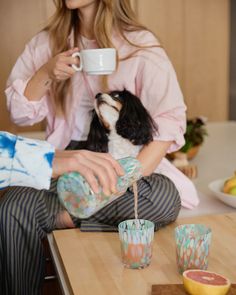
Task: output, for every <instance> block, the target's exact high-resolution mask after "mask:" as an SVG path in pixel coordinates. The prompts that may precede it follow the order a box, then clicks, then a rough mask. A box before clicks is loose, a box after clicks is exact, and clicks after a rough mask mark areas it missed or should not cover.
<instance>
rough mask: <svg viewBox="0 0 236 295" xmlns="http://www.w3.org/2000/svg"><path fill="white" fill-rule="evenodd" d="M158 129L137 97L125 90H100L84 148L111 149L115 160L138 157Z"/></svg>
mask: <svg viewBox="0 0 236 295" xmlns="http://www.w3.org/2000/svg"><path fill="white" fill-rule="evenodd" d="M155 131H157V126H156V124H155V122H154V121H153V119H152V117H151V116H150V114H149V112H148V111H147V110H146V108H145V107H144V106H143V104H142V102H141V101H140V99H139V98H138V97H137V96H135V95H134V94H132V93H131V92H129V91H127V90H126V89H124V90H122V91H112V92H110V93H98V94H97V95H96V97H95V106H94V111H93V117H92V121H91V124H90V131H89V134H88V138H87V141H86V143H85V146H83V148H86V149H88V150H91V151H96V152H104V153H106V152H109V153H110V154H111V155H112V156H113V157H114V158H115V159H120V158H124V157H128V156H131V157H136V156H137V154H138V153H139V151H140V149H141V148H142V147H143V146H144V145H147V144H148V143H150V142H151V141H152V140H153V133H154V132H155Z"/></svg>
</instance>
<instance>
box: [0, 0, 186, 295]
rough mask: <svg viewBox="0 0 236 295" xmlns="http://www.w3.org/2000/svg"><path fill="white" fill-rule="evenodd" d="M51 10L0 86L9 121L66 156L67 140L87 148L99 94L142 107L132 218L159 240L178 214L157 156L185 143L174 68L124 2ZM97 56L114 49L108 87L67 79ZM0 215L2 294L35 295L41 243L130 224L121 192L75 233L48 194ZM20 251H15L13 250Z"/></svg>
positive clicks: (17, 195)
mask: <svg viewBox="0 0 236 295" xmlns="http://www.w3.org/2000/svg"><path fill="white" fill-rule="evenodd" d="M55 3H56V7H57V11H56V14H55V16H54V18H53V20H52V22H51V23H50V24H49V25H48V26H47V27H46V28H45V30H44V31H42V32H41V33H39V34H38V35H37V36H36V37H34V38H33V39H32V40H31V42H30V43H29V44H28V45H27V46H26V49H25V51H24V53H23V54H22V55H21V57H20V58H19V59H18V61H17V63H16V65H15V67H14V68H13V71H12V73H11V76H10V78H9V80H8V88H7V90H6V95H7V103H8V108H9V110H10V112H11V116H12V119H13V120H14V122H15V123H17V124H19V125H32V124H34V123H36V122H39V121H41V120H43V119H44V118H46V120H47V140H48V141H49V142H50V143H52V144H53V145H55V146H56V147H57V148H61V149H64V148H65V147H66V146H67V145H68V144H69V143H70V141H71V140H77V141H78V140H85V139H86V137H87V134H88V129H89V122H90V121H91V110H92V109H93V101H94V97H95V94H96V93H98V92H102V90H103V89H102V87H103V85H106V87H108V89H109V90H123V89H124V88H126V89H127V90H129V91H130V92H132V93H134V94H136V95H137V96H138V97H140V99H141V101H142V103H143V104H144V106H145V107H146V108H147V109H148V110H149V112H150V114H151V116H152V117H153V119H154V120H155V122H156V124H157V126H158V131H157V133H156V134H154V136H153V137H154V141H153V142H151V143H150V144H149V145H148V146H145V147H144V148H143V149H142V150H141V151H140V153H139V155H138V156H137V158H138V159H139V161H140V162H141V165H142V174H143V176H144V177H143V178H142V179H141V180H139V182H138V189H139V217H140V218H145V219H149V220H152V221H153V222H154V223H155V229H156V230H157V229H158V228H160V227H161V226H163V225H165V224H168V223H170V222H172V221H174V220H175V219H176V218H177V216H178V213H179V210H180V205H181V201H180V196H179V192H178V190H177V189H176V186H175V185H174V183H173V182H172V181H171V180H170V179H169V178H168V177H166V176H164V175H163V174H165V171H163V169H162V167H167V170H168V167H169V166H168V165H167V166H165V165H164V166H163V165H162V162H163V157H164V156H165V154H166V153H167V152H172V151H175V150H177V149H179V148H180V147H181V146H182V145H183V143H184V137H183V133H184V131H185V121H186V119H185V110H186V108H185V105H184V102H183V98H182V94H181V91H180V89H179V85H178V82H177V79H176V75H175V72H174V70H173V68H172V65H171V63H170V61H169V59H168V57H167V56H166V54H165V52H164V50H163V49H162V47H161V46H160V45H159V43H158V41H157V39H156V38H155V36H154V35H153V34H152V33H151V32H149V31H148V30H147V29H146V28H145V27H143V26H142V25H140V24H139V22H138V21H137V20H136V17H135V15H134V13H133V11H132V9H131V6H130V2H129V0H65V1H62V0H57V1H55ZM99 47H101V48H102V47H115V48H116V49H117V52H118V60H119V63H118V67H117V70H116V72H115V73H114V74H112V75H110V76H108V77H107V79H100V78H99V77H98V76H86V75H85V74H84V73H82V72H75V71H74V69H73V68H72V67H71V64H73V63H78V61H77V60H76V59H74V58H72V57H71V55H72V53H74V52H76V51H78V50H79V49H82V48H99ZM157 167H158V168H157ZM155 169H158V170H155ZM154 171H156V172H163V173H162V174H156V173H153V172H154ZM28 204H30V206H29V205H28ZM19 206H21V208H22V210H23V212H24V214H23V215H22V213H19V211H20V210H17V209H16V208H19ZM32 208H33V209H32ZM0 210H1V211H0V216H5V219H4V217H2V218H1V221H0V236H1V244H0V251H1V252H0V255H1V256H0V259H1V261H2V266H3V268H2V269H3V270H2V273H1V274H0V277H1V279H2V284H1V286H2V288H3V291H2V294H14V295H15V294H24V295H27V294H38V293H39V292H40V287H41V283H42V279H43V252H42V248H41V244H40V239H41V238H42V237H44V236H45V234H46V233H47V232H51V231H52V230H53V229H55V228H62V227H73V226H74V224H75V225H79V226H80V228H81V230H104V231H107V230H109V231H112V230H117V225H118V223H119V222H120V221H122V220H124V219H128V218H131V217H133V192H132V188H129V189H128V190H127V192H126V193H125V194H124V195H123V196H121V197H120V198H118V199H117V200H116V201H114V202H113V203H111V204H110V205H108V206H107V207H105V208H104V209H102V210H100V211H99V212H98V213H96V214H95V215H94V216H92V217H91V218H89V219H88V220H75V219H73V223H72V221H71V219H70V216H69V215H68V214H67V213H66V212H65V211H63V208H61V206H60V204H59V202H58V200H57V195H56V193H55V184H52V187H51V189H50V191H48V192H47V191H35V190H34V191H33V190H31V189H28V188H24V189H19V188H16V189H15V190H13V192H12V191H11V192H10V193H8V194H7V195H6V196H5V198H4V200H3V201H2V204H1V208H0ZM20 212H21V211H20ZM9 216H10V217H9ZM11 216H14V218H13V217H11ZM7 218H9V219H10V221H9V220H8V223H6V219H7ZM25 220H28V222H27V223H26V222H25ZM9 224H10V226H9ZM27 233H28V234H27ZM19 241H20V246H19V247H13V246H12V245H19ZM26 249H27V250H26ZM29 249H30V250H29ZM3 253H4V255H3Z"/></svg>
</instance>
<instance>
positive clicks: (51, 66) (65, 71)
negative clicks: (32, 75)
mask: <svg viewBox="0 0 236 295" xmlns="http://www.w3.org/2000/svg"><path fill="white" fill-rule="evenodd" d="M75 52H78V48H73V49H70V50H67V51H65V52H62V53H59V54H57V55H56V56H54V57H52V58H51V59H50V60H49V61H48V62H47V63H46V64H45V65H43V66H42V68H41V70H43V71H45V72H46V73H47V75H48V77H49V78H50V79H52V80H55V81H63V80H67V79H69V78H71V77H72V76H73V75H74V73H75V70H74V69H73V68H72V67H71V65H72V64H75V65H77V66H79V59H78V58H76V57H72V54H73V53H75Z"/></svg>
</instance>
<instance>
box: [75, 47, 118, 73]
mask: <svg viewBox="0 0 236 295" xmlns="http://www.w3.org/2000/svg"><path fill="white" fill-rule="evenodd" d="M72 57H78V58H79V59H80V66H79V67H78V66H77V65H75V64H72V67H73V69H74V70H76V71H82V70H83V71H84V72H86V73H87V74H88V75H109V74H112V73H113V72H114V71H115V68H116V50H115V48H98V49H83V50H81V51H80V52H75V53H73V54H72Z"/></svg>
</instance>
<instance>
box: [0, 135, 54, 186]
mask: <svg viewBox="0 0 236 295" xmlns="http://www.w3.org/2000/svg"><path fill="white" fill-rule="evenodd" d="M53 157H54V148H53V147H52V146H51V145H50V144H49V143H47V142H46V141H41V140H33V139H29V138H24V137H21V136H15V135H13V134H10V133H7V132H0V188H4V187H7V186H29V187H34V188H37V189H48V188H49V185H50V179H51V174H52V161H53Z"/></svg>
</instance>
